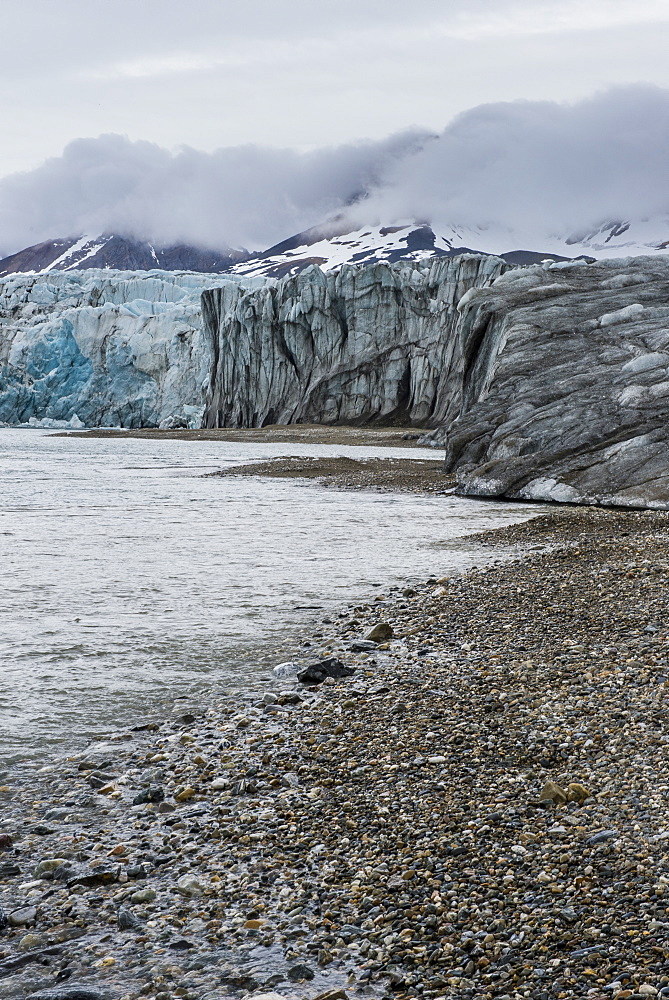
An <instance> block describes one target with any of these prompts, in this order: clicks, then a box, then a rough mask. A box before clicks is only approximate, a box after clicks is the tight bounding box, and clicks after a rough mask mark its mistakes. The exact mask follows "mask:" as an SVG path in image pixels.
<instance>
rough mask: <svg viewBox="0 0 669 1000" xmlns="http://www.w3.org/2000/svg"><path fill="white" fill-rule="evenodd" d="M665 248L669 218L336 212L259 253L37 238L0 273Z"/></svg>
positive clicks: (568, 256)
mask: <svg viewBox="0 0 669 1000" xmlns="http://www.w3.org/2000/svg"><path fill="white" fill-rule="evenodd" d="M667 250H669V219H651V220H648V219H647V220H638V221H637V222H630V221H622V220H615V219H614V220H608V221H606V222H603V223H601V224H599V225H597V226H593V227H589V228H585V229H582V230H580V231H577V232H571V233H569V234H568V235H566V236H565V235H548V236H538V235H537V234H536V233H531V232H522V230H521V229H520V228H519V229H517V230H510V229H505V228H503V227H495V226H486V227H481V226H478V227H467V226H446V227H443V228H435V227H434V226H432V225H430V224H429V223H428V222H426V221H415V220H403V221H399V222H394V223H393V224H391V225H374V226H371V225H367V226H361V225H360V223H359V222H358V221H355V220H354V218H353V216H351V215H343V214H340V215H338V216H335V217H333V218H330V219H328V220H326V221H325V222H323V223H321V224H320V225H317V226H313V227H312V228H310V229H306V230H303V231H302V232H300V233H296V234H295V235H293V236H290V237H289V238H288V239H286V240H282V241H281V242H279V243H276V244H274V245H273V246H271V247H269V248H268V249H266V250H263V251H256V252H249V251H248V250H245V249H233V248H231V247H229V246H223V245H222V246H221V249H219V250H211V249H203V248H198V247H195V246H191V245H189V244H187V243H177V244H172V245H170V246H160V245H158V244H157V243H155V242H151V241H148V240H141V239H132V238H130V237H128V236H121V235H118V234H114V233H105V234H102V235H100V236H91V235H87V236H71V237H67V238H59V239H53V240H45V241H43V242H42V243H37V244H35V245H33V246H30V247H26V248H25V249H23V250H20V251H18V252H17V253H15V254H12V255H10V256H8V257H5V258H4V259H3V260H0V277H4V276H7V275H9V274H44V273H47V272H49V271H52V270H62V271H74V270H87V269H89V268H97V269H113V270H121V271H133V270H136V271H150V270H154V269H160V270H166V271H195V272H198V273H202V274H221V275H224V274H233V275H237V276H249V277H251V276H253V277H273V278H281V277H284V276H286V275H291V274H298V273H299V272H300V271H303V270H305V268H307V267H309V266H311V265H313V264H316V265H318V266H319V267H321V268H322V270H324V271H329V270H331V269H332V268H336V267H340V266H341V265H342V264H371V263H380V262H383V261H385V262H386V263H396V262H398V261H401V260H406V261H414V262H418V261H421V260H425V259H427V258H434V257H443V256H447V257H456V256H460V255H461V254H464V253H475V254H484V255H487V256H495V257H501V258H502V259H503V260H505V261H506V262H507V263H509V264H515V265H521V266H522V265H530V264H537V263H541V262H542V261H543V260H553V261H567V260H575V259H576V260H577V259H581V258H585V259H590V260H595V259H597V258H601V257H623V256H639V255H647V254H655V253H666V252H667Z"/></svg>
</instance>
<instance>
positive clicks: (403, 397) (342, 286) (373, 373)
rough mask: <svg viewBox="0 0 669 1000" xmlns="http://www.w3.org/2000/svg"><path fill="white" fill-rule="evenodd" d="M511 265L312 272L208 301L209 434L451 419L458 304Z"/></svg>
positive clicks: (475, 262) (228, 290)
mask: <svg viewBox="0 0 669 1000" xmlns="http://www.w3.org/2000/svg"><path fill="white" fill-rule="evenodd" d="M506 267H507V265H506V264H505V263H504V261H502V260H500V259H499V258H498V257H486V256H474V255H464V256H460V257H456V258H445V257H442V258H437V259H434V260H430V261H427V262H423V263H419V264H413V265H407V264H395V265H390V264H372V265H369V266H367V267H353V266H349V265H346V266H344V267H342V268H340V269H339V270H337V271H329V272H327V273H324V272H323V271H321V270H320V268H318V267H310V268H308V269H307V270H305V271H303V272H302V273H301V274H299V275H297V276H295V277H287V278H283V279H282V280H280V281H278V282H272V283H267V284H266V285H264V286H262V287H261V288H258V289H256V290H248V289H245V288H243V287H241V286H239V285H233V284H230V283H228V284H225V285H223V286H222V287H220V288H216V289H211V290H209V291H206V292H204V294H203V296H202V305H203V314H204V322H205V327H206V328H207V330H208V331H209V334H210V337H211V341H212V345H213V352H214V363H213V366H212V380H211V391H210V394H209V403H208V406H207V410H206V412H205V423H206V426H209V427H262V426H264V425H265V424H271V423H279V424H289V423H296V422H302V423H307V422H316V423H367V422H370V421H384V422H389V421H395V422H397V423H411V424H416V425H418V426H423V427H434V426H437V425H438V424H439V423H442V422H444V421H446V420H447V419H449V415H450V411H451V395H452V392H451V385H450V383H451V378H452V374H453V372H454V353H453V352H454V349H455V348H457V343H458V341H457V337H456V336H455V332H456V328H457V325H458V323H459V314H458V311H457V305H458V302H459V301H460V299H461V298H462V297H463V296H464V295H465V294H466V293H467V292H469V291H470V290H471V289H473V288H475V287H480V286H485V285H488V284H490V282H492V281H493V280H494V279H495V278H496V277H498V276H499V275H500V274H502V273H503V271H504V270H505V268H506Z"/></svg>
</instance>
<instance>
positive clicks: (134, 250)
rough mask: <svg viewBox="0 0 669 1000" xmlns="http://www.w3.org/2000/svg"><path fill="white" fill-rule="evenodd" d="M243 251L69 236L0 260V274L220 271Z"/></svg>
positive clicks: (240, 257) (243, 255) (244, 254)
mask: <svg viewBox="0 0 669 1000" xmlns="http://www.w3.org/2000/svg"><path fill="white" fill-rule="evenodd" d="M248 256H249V254H248V253H247V252H246V251H245V250H232V249H230V248H229V247H226V248H225V249H223V250H221V251H215V250H200V249H197V248H196V247H192V246H188V245H187V244H176V245H174V246H169V247H160V246H155V245H154V244H152V243H149V242H148V241H145V240H132V239H128V238H127V237H124V236H117V235H114V234H109V233H107V234H105V235H103V236H78V237H76V236H73V237H69V238H66V239H54V240H46V241H45V242H44V243H37V244H35V246H31V247H27V248H26V249H25V250H20V251H19V252H18V253H15V254H12V255H11V256H10V257H5V258H4V260H0V277H4V276H5V275H7V274H45V273H46V272H48V271H84V270H89V269H100V268H107V269H113V270H117V271H152V270H154V269H155V268H160V269H161V270H163V271H198V272H200V273H201V274H221V273H223V272H225V271H227V270H229V269H230V267H231V266H232V265H233V264H236V263H239V261H241V260H244V259H245V258H247V257H248Z"/></svg>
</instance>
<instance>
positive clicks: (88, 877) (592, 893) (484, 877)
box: [0, 508, 669, 1000]
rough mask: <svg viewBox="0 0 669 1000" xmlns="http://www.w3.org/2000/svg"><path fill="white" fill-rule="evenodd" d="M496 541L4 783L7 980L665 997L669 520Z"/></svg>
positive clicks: (183, 992)
mask: <svg viewBox="0 0 669 1000" xmlns="http://www.w3.org/2000/svg"><path fill="white" fill-rule="evenodd" d="M471 541H472V539H471V538H469V539H468V544H469V543H470V542H471ZM476 541H477V543H478V544H479V545H480V548H481V565H480V567H479V568H478V569H474V570H472V571H469V572H468V573H467V574H466V575H464V576H454V577H452V578H450V579H441V580H436V579H431V580H429V581H425V583H424V584H423V585H421V586H420V587H416V588H406V589H404V590H401V589H393V590H391V591H389V592H379V593H378V595H377V596H376V598H375V599H373V600H371V601H370V602H369V603H368V604H365V605H359V606H356V607H350V608H342V610H341V614H340V615H339V617H337V618H335V619H326V620H323V621H322V623H321V624H320V626H318V627H316V628H314V629H311V630H309V631H308V632H306V633H305V634H304V635H303V636H296V638H295V647H294V649H293V650H292V653H291V660H290V664H292V666H291V665H284V666H283V667H282V668H281V669H280V670H278V671H277V673H278V674H282V676H276V675H275V676H273V678H272V679H268V682H267V688H266V692H265V694H264V695H263V696H259V695H258V693H257V692H256V693H255V694H252V693H249V695H248V696H247V697H241V698H239V699H237V700H230V699H228V700H223V701H221V702H220V703H213V702H212V703H210V704H208V705H202V706H195V707H193V706H188V707H189V710H188V711H185V709H177V710H176V711H175V714H174V716H173V717H172V718H170V719H168V720H164V721H159V722H156V723H152V722H146V723H145V724H143V725H139V726H138V728H137V729H136V730H133V731H130V732H125V733H118V734H116V735H114V736H113V737H112V738H110V740H109V741H108V742H107V743H105V744H94V745H92V746H91V747H90V749H89V751H87V753H86V754H85V755H79V756H76V757H72V758H70V759H68V760H63V761H59V762H56V763H54V764H49V765H47V767H46V769H45V770H44V771H42V772H40V773H39V774H37V775H35V776H34V777H33V778H31V779H27V780H26V781H25V782H24V781H19V780H18V779H17V780H16V781H14V782H12V781H8V783H7V784H6V785H5V786H3V787H2V788H0V801H1V802H2V822H1V824H0V851H1V852H2V853H0V905H1V906H2V913H0V925H2V930H1V931H0V998H4V997H8V998H9V997H21V998H22V997H25V996H33V997H34V998H35V1000H97V998H104V997H106V998H108V1000H114V998H120V997H126V998H134V997H138V996H150V997H156V998H157V1000H171V998H172V997H180V998H184V1000H199V998H204V997H208V998H211V1000H214V998H221V1000H222V998H225V997H232V996H242V995H246V994H252V995H253V996H256V997H260V996H261V995H262V996H265V997H266V996H267V995H268V994H270V995H273V996H275V997H277V996H282V997H285V998H286V1000H292V998H295V1000H297V998H302V997H305V998H310V1000H311V998H315V997H317V996H322V995H323V994H326V993H327V996H328V998H329V1000H336V998H337V997H339V998H343V997H344V995H345V996H347V997H349V998H353V997H356V996H365V995H367V996H395V997H398V998H404V997H407V998H408V997H418V996H423V997H437V996H438V997H454V998H455V997H481V998H484V997H496V998H499V1000H502V998H514V1000H515V998H518V997H533V998H537V1000H553V998H556V1000H561V998H566V997H582V996H589V997H591V998H593V1000H594V998H607V1000H609V998H615V997H621V998H622V997H641V996H646V997H648V996H651V997H652V996H656V995H661V996H669V963H668V959H669V895H668V887H669V816H668V814H667V805H668V802H669V778H668V775H667V769H668V768H667V748H668V747H669V712H668V704H667V697H668V693H669V664H668V663H667V650H668V649H669V645H668V644H669V622H668V621H667V594H668V593H669V518H668V516H667V515H666V514H664V513H659V512H658V513H655V512H652V513H651V512H634V513H630V512H621V511H613V510H596V509H589V510H583V509H579V508H574V509H556V510H555V512H550V511H548V512H547V513H546V515H544V516H540V517H538V518H535V519H534V520H533V521H530V522H528V523H525V524H522V525H517V526H515V527H512V528H506V529H503V530H499V531H495V532H489V533H486V534H484V535H479V536H477V538H476ZM505 547H506V548H507V552H508V555H507V556H506V557H504V558H499V559H494V560H493V561H491V559H490V555H491V553H492V554H494V553H499V551H500V550H503V549H504V548H505ZM311 665H318V668H317V669H312V670H311V671H308V672H307V673H306V674H303V675H302V680H300V679H298V677H296V676H295V670H297V669H300V670H303V669H304V668H306V667H309V666H311ZM351 671H354V672H351ZM328 673H329V674H344V675H345V676H339V677H335V676H326V679H325V680H323V681H322V682H321V683H318V680H319V678H320V677H322V676H324V675H326V674H328ZM328 991H329V992H328Z"/></svg>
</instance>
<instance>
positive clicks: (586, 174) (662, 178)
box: [364, 86, 669, 236]
mask: <svg viewBox="0 0 669 1000" xmlns="http://www.w3.org/2000/svg"><path fill="white" fill-rule="evenodd" d="M364 211H365V215H366V217H367V219H368V220H369V221H372V220H373V219H375V218H378V219H384V220H385V219H388V218H420V219H428V220H429V221H430V222H431V223H432V224H433V225H434V226H435V228H438V227H441V226H449V225H456V226H457V225H462V226H480V227H487V226H499V227H504V228H507V229H510V230H514V231H516V232H523V231H529V232H538V233H543V234H546V235H558V236H564V235H567V234H568V233H570V232H572V231H574V230H579V229H584V230H587V229H588V228H590V227H592V226H594V225H597V224H598V223H600V222H604V221H608V220H626V219H640V218H646V217H653V216H657V215H661V214H665V213H667V212H669V91H668V90H662V89H659V88H654V87H647V86H635V87H624V88H618V89H614V90H610V91H607V92H606V93H603V94H599V95H596V96H595V97H592V98H590V99H588V100H584V101H580V102H578V103H576V104H571V105H566V104H556V103H553V102H548V101H546V102H538V101H516V102H513V103H506V104H488V105H481V106H480V107H477V108H473V109H472V110H470V111H467V112H465V113H464V114H461V115H459V116H458V117H457V118H456V119H454V121H453V122H452V123H451V124H450V125H449V126H448V127H447V128H446V129H445V130H444V132H443V133H442V134H441V135H440V136H439V137H438V138H437V139H435V140H434V141H433V142H429V143H426V144H425V145H424V147H423V148H422V149H421V150H420V151H419V152H418V153H416V154H414V155H409V156H407V157H405V158H403V159H402V160H400V161H398V162H396V163H394V164H391V165H389V167H388V169H387V172H386V176H385V178H384V182H383V184H382V185H381V186H379V187H378V188H377V189H376V190H375V191H373V192H371V193H370V197H369V198H368V199H367V202H366V204H365V208H364Z"/></svg>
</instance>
